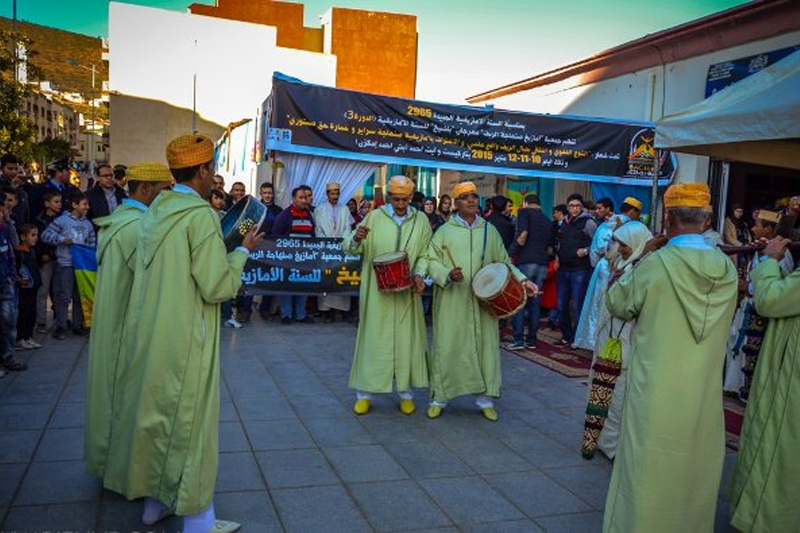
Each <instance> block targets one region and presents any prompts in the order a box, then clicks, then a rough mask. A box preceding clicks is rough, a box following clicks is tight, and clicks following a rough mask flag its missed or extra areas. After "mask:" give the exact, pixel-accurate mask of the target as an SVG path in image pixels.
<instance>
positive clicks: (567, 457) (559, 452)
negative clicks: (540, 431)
mask: <svg viewBox="0 0 800 533" xmlns="http://www.w3.org/2000/svg"><path fill="white" fill-rule="evenodd" d="M503 442H504V443H505V444H506V445H507V446H508V447H509V448H511V449H512V450H514V451H515V452H517V453H518V454H520V455H521V456H523V457H524V458H525V459H527V460H528V461H529V462H530V463H533V464H534V465H536V466H538V467H539V468H556V467H559V468H560V467H568V466H582V465H585V464H586V459H584V458H583V457H582V456H581V454H580V448H579V447H578V446H576V447H575V448H573V449H570V448H567V447H566V446H564V445H562V444H560V443H558V442H556V441H554V440H553V439H551V438H549V437H548V436H541V437H522V438H510V439H503Z"/></svg>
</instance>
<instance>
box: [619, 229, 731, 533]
mask: <svg viewBox="0 0 800 533" xmlns="http://www.w3.org/2000/svg"><path fill="white" fill-rule="evenodd" d="M736 293H737V273H736V266H735V265H734V264H733V262H732V261H731V260H730V259H728V258H727V257H726V256H725V255H724V254H723V253H722V252H720V251H719V250H717V249H715V248H707V249H695V248H689V247H681V246H676V245H669V244H668V245H667V246H666V247H664V248H662V249H661V250H659V251H657V252H655V253H652V254H650V255H649V256H646V257H645V258H644V259H643V260H642V261H641V262H640V263H639V264H638V265H637V266H636V267H635V268H633V269H631V270H629V271H628V272H626V273H625V274H623V276H622V277H621V278H620V279H619V280H618V281H617V282H616V283H615V284H614V285H613V286H611V287H610V288H609V290H608V293H607V297H606V303H607V306H608V310H609V312H610V313H611V314H612V315H613V316H615V317H617V318H621V319H622V320H626V321H631V320H636V321H637V322H636V328H635V332H634V337H633V345H632V349H631V352H630V357H629V358H628V366H627V370H626V372H627V382H626V384H625V395H624V401H623V405H622V422H621V426H620V437H619V445H618V448H617V455H616V458H615V461H614V469H613V471H612V474H611V484H610V487H609V490H608V497H607V499H606V507H605V516H604V524H603V531H605V532H612V531H613V532H619V533H631V532H640V531H641V532H647V533H661V532H664V533H674V532H676V531H687V532H688V531H691V532H704V531H713V530H714V515H715V512H716V508H717V494H718V491H719V483H720V478H721V476H722V464H723V459H724V456H725V425H724V420H723V414H722V366H723V363H724V362H725V346H726V343H727V341H728V336H729V335H730V328H731V320H732V318H733V312H734V309H735V306H736Z"/></svg>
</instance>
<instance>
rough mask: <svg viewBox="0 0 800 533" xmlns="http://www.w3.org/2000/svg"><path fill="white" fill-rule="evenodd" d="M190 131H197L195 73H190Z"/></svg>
mask: <svg viewBox="0 0 800 533" xmlns="http://www.w3.org/2000/svg"><path fill="white" fill-rule="evenodd" d="M192 133H197V74H193V75H192Z"/></svg>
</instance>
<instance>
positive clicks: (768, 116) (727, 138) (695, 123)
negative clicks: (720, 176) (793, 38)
mask: <svg viewBox="0 0 800 533" xmlns="http://www.w3.org/2000/svg"><path fill="white" fill-rule="evenodd" d="M655 144H656V146H657V147H659V148H664V149H669V150H673V151H676V152H686V153H690V154H698V155H704V156H709V157H715V158H717V159H722V160H728V161H743V162H748V163H757V164H762V165H771V166H776V167H783V168H792V169H798V170H800V51H798V52H795V53H793V54H791V55H789V56H788V57H786V58H784V59H782V60H781V61H778V62H777V63H775V64H774V65H771V66H769V67H767V68H765V69H763V70H762V71H761V72H759V73H757V74H754V75H752V76H749V77H748V78H745V79H744V80H742V81H740V82H738V83H736V84H735V85H732V86H730V87H727V88H725V89H723V90H721V91H719V92H718V93H716V94H714V95H712V96H710V97H709V98H707V99H705V100H703V101H702V102H699V103H697V104H695V105H693V106H691V107H689V108H687V109H684V110H683V111H681V112H679V113H675V114H674V115H669V116H666V117H664V118H662V119H661V120H660V121H658V123H657V124H656V140H655Z"/></svg>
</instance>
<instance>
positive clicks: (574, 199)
mask: <svg viewBox="0 0 800 533" xmlns="http://www.w3.org/2000/svg"><path fill="white" fill-rule="evenodd" d="M583 206H584V204H583V197H582V196H581V195H580V194H572V195H570V196H569V198H567V209H568V210H569V214H568V215H567V216H566V217H565V218H564V221H563V222H562V224H561V232H560V236H559V242H558V254H557V257H556V261H557V262H556V265H557V267H558V278H557V280H558V313H559V315H560V317H561V340H560V341H559V344H561V345H564V346H567V345H571V344H572V343H573V342H574V340H575V330H574V328H573V319H574V320H576V321H577V320H578V318H579V317H580V316H581V309H582V307H583V300H584V298H585V297H586V289H587V288H588V287H589V279H590V278H591V276H592V263H591V259H590V258H589V250H590V247H591V244H592V237H594V232H595V231H597V223H596V222H595V221H594V219H592V217H591V216H590V215H589V213H587V212H586V211H585V210H584V208H583ZM570 301H572V305H571V306H570Z"/></svg>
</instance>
